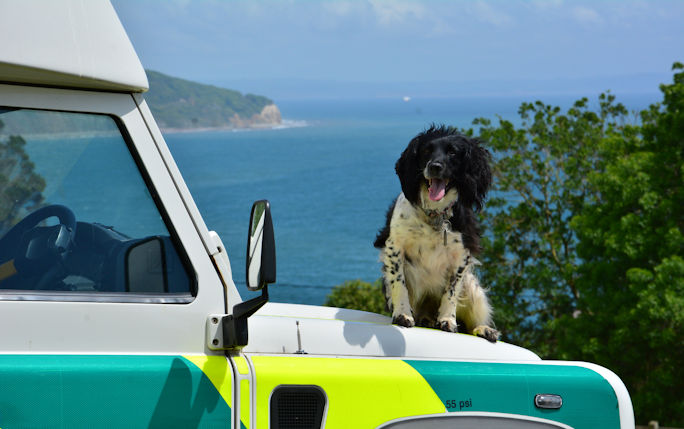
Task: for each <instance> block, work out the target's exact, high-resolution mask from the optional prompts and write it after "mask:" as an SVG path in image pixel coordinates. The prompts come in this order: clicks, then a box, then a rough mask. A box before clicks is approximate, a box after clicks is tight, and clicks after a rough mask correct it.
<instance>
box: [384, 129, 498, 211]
mask: <svg viewBox="0 0 684 429" xmlns="http://www.w3.org/2000/svg"><path fill="white" fill-rule="evenodd" d="M490 159H491V155H490V153H489V151H488V150H487V149H485V148H483V147H482V146H480V142H479V141H478V140H477V139H475V138H470V137H467V136H464V135H463V134H460V133H459V132H458V131H457V130H456V129H455V128H452V127H446V126H444V125H442V126H436V125H433V126H431V127H430V128H429V129H427V130H425V131H423V132H422V133H420V134H418V135H417V136H416V137H414V138H413V140H411V142H410V143H409V145H408V147H407V148H406V149H405V150H404V152H403V153H402V154H401V157H400V158H399V160H398V161H397V164H396V166H395V169H396V172H397V175H398V176H399V181H400V182H401V190H402V191H403V192H404V196H405V197H406V198H407V199H408V200H409V201H410V202H411V203H412V204H414V205H417V206H421V207H423V208H424V209H429V210H446V209H447V208H449V207H450V206H452V205H453V204H454V203H457V204H461V205H463V206H465V207H469V208H473V207H474V208H475V209H476V210H479V209H481V208H482V205H483V204H484V199H485V196H486V195H487V190H488V189H489V186H490V185H491V182H492V173H491V169H490V167H489V162H490Z"/></svg>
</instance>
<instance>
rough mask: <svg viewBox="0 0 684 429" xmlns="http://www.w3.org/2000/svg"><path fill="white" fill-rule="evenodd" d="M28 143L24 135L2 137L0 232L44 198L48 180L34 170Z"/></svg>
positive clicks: (33, 208) (0, 142) (36, 206)
mask: <svg viewBox="0 0 684 429" xmlns="http://www.w3.org/2000/svg"><path fill="white" fill-rule="evenodd" d="M3 128H4V124H3V123H2V121H0V131H2V129H3ZM25 146H26V142H25V141H24V139H23V138H22V137H21V136H15V135H10V136H8V137H7V138H6V139H5V140H4V141H3V140H2V139H0V235H2V234H4V232H6V231H7V230H8V229H9V228H10V227H11V226H12V225H14V224H15V223H17V222H18V221H19V220H20V219H21V218H22V217H23V216H25V215H26V214H27V212H29V211H32V210H35V209H36V208H38V207H39V205H40V203H41V202H42V201H43V195H42V193H41V192H42V191H43V190H44V189H45V180H44V179H43V178H42V177H41V176H40V175H38V174H37V173H35V172H34V165H33V163H32V162H31V161H30V159H29V156H28V154H27V153H26V151H25V150H24V147H25Z"/></svg>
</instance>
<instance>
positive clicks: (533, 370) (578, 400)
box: [406, 360, 620, 429]
mask: <svg viewBox="0 0 684 429" xmlns="http://www.w3.org/2000/svg"><path fill="white" fill-rule="evenodd" d="M406 362H407V363H408V364H409V365H411V366H412V367H413V368H415V369H416V371H418V372H419V373H420V374H421V375H422V376H423V377H424V378H425V379H426V380H427V382H428V383H429V384H430V385H431V386H432V388H433V389H434V391H435V393H437V396H439V398H440V399H441V400H442V402H443V403H444V406H445V407H447V410H448V411H451V412H458V411H488V412H499V413H510V414H522V415H527V416H532V417H539V418H543V419H549V420H555V421H558V422H561V423H565V424H567V425H569V426H572V427H573V428H576V429H584V428H587V429H589V428H591V429H594V428H605V429H611V428H616V429H617V428H619V427H620V419H619V413H618V402H617V397H616V395H615V392H614V391H613V389H612V387H611V386H610V384H609V383H608V382H607V381H606V380H605V379H604V378H603V377H601V376H600V375H599V374H597V373H596V372H594V371H591V370H589V369H587V368H582V367H578V366H556V365H543V364H540V365H536V364H534V365H526V364H503V363H473V362H438V361H417V360H407V361H406ZM539 393H551V394H557V395H561V396H562V397H563V406H562V407H561V409H560V410H541V409H538V408H536V407H535V405H534V396H535V395H536V394H539Z"/></svg>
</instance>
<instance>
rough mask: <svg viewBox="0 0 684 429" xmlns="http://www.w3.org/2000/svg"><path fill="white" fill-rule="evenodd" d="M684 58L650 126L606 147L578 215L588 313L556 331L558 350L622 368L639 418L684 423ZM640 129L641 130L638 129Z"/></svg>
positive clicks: (647, 116)
mask: <svg viewBox="0 0 684 429" xmlns="http://www.w3.org/2000/svg"><path fill="white" fill-rule="evenodd" d="M682 69H684V66H683V65H682V64H680V63H676V64H675V65H674V70H675V75H674V81H673V83H672V84H669V85H661V90H662V92H663V101H662V104H660V105H654V106H651V107H650V109H648V110H645V111H643V112H641V120H642V126H641V127H640V128H638V129H633V130H631V131H630V132H629V133H626V134H625V135H624V136H622V137H623V138H620V139H618V138H611V139H607V140H606V141H604V142H603V144H602V145H601V147H600V157H601V158H602V159H603V160H604V162H603V163H602V165H601V169H600V170H597V171H594V172H591V173H590V174H589V175H588V176H587V181H588V183H589V184H590V188H591V191H592V192H591V194H590V195H589V196H588V199H587V201H586V204H585V205H584V207H583V210H582V211H581V212H579V213H577V215H576V216H575V217H574V218H573V220H572V227H573V229H574V230H575V231H576V232H577V236H578V238H579V242H580V245H579V246H578V248H577V250H578V256H579V257H580V258H581V260H582V264H581V266H580V267H579V270H578V274H579V277H578V279H579V281H578V285H577V287H578V290H579V291H580V294H581V295H580V296H581V299H580V301H579V303H578V307H579V308H580V309H581V314H580V315H578V317H575V318H569V317H563V318H561V319H559V320H558V321H557V323H556V326H555V330H556V331H561V330H564V331H566V332H567V333H566V334H565V335H563V336H562V337H561V342H560V344H559V350H558V355H559V356H560V357H568V358H582V359H585V360H590V361H593V362H596V363H599V364H602V365H605V366H607V367H609V368H612V369H614V370H615V371H616V372H617V373H618V374H619V375H620V376H621V377H622V378H623V380H624V381H625V383H626V385H627V387H628V388H629V390H630V393H631V395H632V400H633V402H634V408H635V413H636V416H637V421H642V422H643V421H647V420H648V419H656V420H659V421H660V422H661V424H666V425H668V426H673V425H676V426H684V403H683V402H682V401H678V400H675V401H672V400H670V399H671V398H673V397H677V396H678V394H679V393H680V392H681V391H682V390H684V367H682V364H683V363H684V179H683V178H684V72H682V71H681V70H682ZM636 131H639V132H638V133H637V132H636Z"/></svg>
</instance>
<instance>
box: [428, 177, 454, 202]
mask: <svg viewBox="0 0 684 429" xmlns="http://www.w3.org/2000/svg"><path fill="white" fill-rule="evenodd" d="M448 184H449V180H447V179H428V193H429V195H430V199H431V200H432V201H439V200H441V199H442V198H444V195H445V194H446V187H447V185H448Z"/></svg>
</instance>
